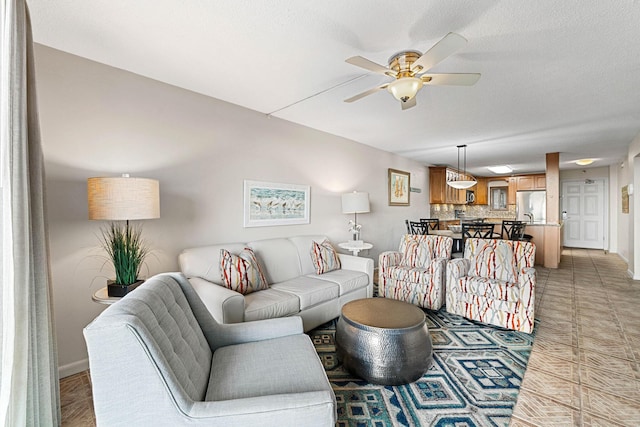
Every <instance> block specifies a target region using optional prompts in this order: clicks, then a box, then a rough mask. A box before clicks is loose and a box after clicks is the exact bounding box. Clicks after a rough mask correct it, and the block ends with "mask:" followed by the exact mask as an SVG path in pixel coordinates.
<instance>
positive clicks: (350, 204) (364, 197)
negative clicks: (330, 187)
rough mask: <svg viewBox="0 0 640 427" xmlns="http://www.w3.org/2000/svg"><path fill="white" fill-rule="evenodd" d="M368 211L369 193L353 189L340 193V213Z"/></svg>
mask: <svg viewBox="0 0 640 427" xmlns="http://www.w3.org/2000/svg"><path fill="white" fill-rule="evenodd" d="M367 212H369V193H365V192H362V191H354V192H352V193H346V194H343V195H342V213H344V214H351V213H354V214H359V213H367Z"/></svg>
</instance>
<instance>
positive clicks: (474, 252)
mask: <svg viewBox="0 0 640 427" xmlns="http://www.w3.org/2000/svg"><path fill="white" fill-rule="evenodd" d="M535 251H536V247H535V245H534V244H533V243H530V242H523V241H512V240H496V239H476V238H470V239H467V241H466V242H465V248H464V256H463V258H459V259H452V260H451V261H449V262H448V263H447V277H446V288H447V289H446V306H447V311H448V312H449V313H453V314H458V315H460V316H464V317H466V318H468V319H472V320H477V321H480V322H483V323H488V324H491V325H496V326H501V327H503V328H507V329H513V330H516V331H522V332H527V333H531V332H532V331H533V315H534V303H535V287H536V270H535V269H534V268H533V262H534V259H535Z"/></svg>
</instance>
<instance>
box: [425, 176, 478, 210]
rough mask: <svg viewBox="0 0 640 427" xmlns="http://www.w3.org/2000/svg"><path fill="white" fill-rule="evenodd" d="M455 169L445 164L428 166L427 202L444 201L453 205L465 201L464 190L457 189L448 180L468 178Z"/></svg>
mask: <svg viewBox="0 0 640 427" xmlns="http://www.w3.org/2000/svg"><path fill="white" fill-rule="evenodd" d="M470 178H471V177H468V176H467V175H463V174H461V173H460V172H458V171H457V170H455V169H451V168H448V167H446V166H432V167H430V168H429V203H439V204H442V203H446V204H453V205H463V204H465V203H466V202H467V192H466V190H458V189H455V188H453V187H451V186H450V185H447V182H448V181H456V180H459V179H470Z"/></svg>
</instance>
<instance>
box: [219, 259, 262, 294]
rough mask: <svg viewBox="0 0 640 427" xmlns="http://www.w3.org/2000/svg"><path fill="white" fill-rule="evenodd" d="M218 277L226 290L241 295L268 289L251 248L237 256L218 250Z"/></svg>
mask: <svg viewBox="0 0 640 427" xmlns="http://www.w3.org/2000/svg"><path fill="white" fill-rule="evenodd" d="M220 275H221V276H222V281H223V282H224V284H225V286H226V287H227V288H229V289H231V290H233V291H236V292H240V293H241V294H243V295H246V294H250V293H251V292H256V291H261V290H263V289H268V288H269V284H268V283H267V280H266V279H265V278H264V274H263V273H262V269H261V268H260V264H259V263H258V259H257V258H256V255H255V254H254V253H253V250H251V248H244V249H243V250H242V251H240V253H239V254H238V255H234V254H232V253H231V252H229V251H228V250H226V249H220Z"/></svg>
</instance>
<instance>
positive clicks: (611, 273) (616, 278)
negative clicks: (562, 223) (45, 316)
mask: <svg viewBox="0 0 640 427" xmlns="http://www.w3.org/2000/svg"><path fill="white" fill-rule="evenodd" d="M537 272H538V287H537V289H536V318H537V319H539V324H538V327H537V333H536V338H535V342H534V346H533V351H532V353H531V358H530V359H529V365H528V366H527V372H526V374H525V377H524V380H523V383H522V387H521V389H520V395H519V396H518V402H517V404H516V407H515V410H514V412H513V417H512V419H511V426H514V427H527V426H544V427H547V426H638V425H640V282H637V281H636V282H634V281H632V280H630V279H629V278H628V277H627V266H626V264H625V263H624V262H623V261H622V260H621V259H620V258H619V257H618V256H617V255H605V254H604V253H603V251H595V250H583V249H565V250H564V252H563V255H562V262H561V264H560V268H558V269H553V270H551V269H545V268H537ZM60 390H61V402H62V425H63V426H78V427H85V426H94V425H95V418H94V416H93V401H92V398H91V383H90V378H89V375H88V373H87V372H82V373H79V374H76V375H73V376H71V377H67V378H64V379H62V380H61V381H60Z"/></svg>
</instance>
